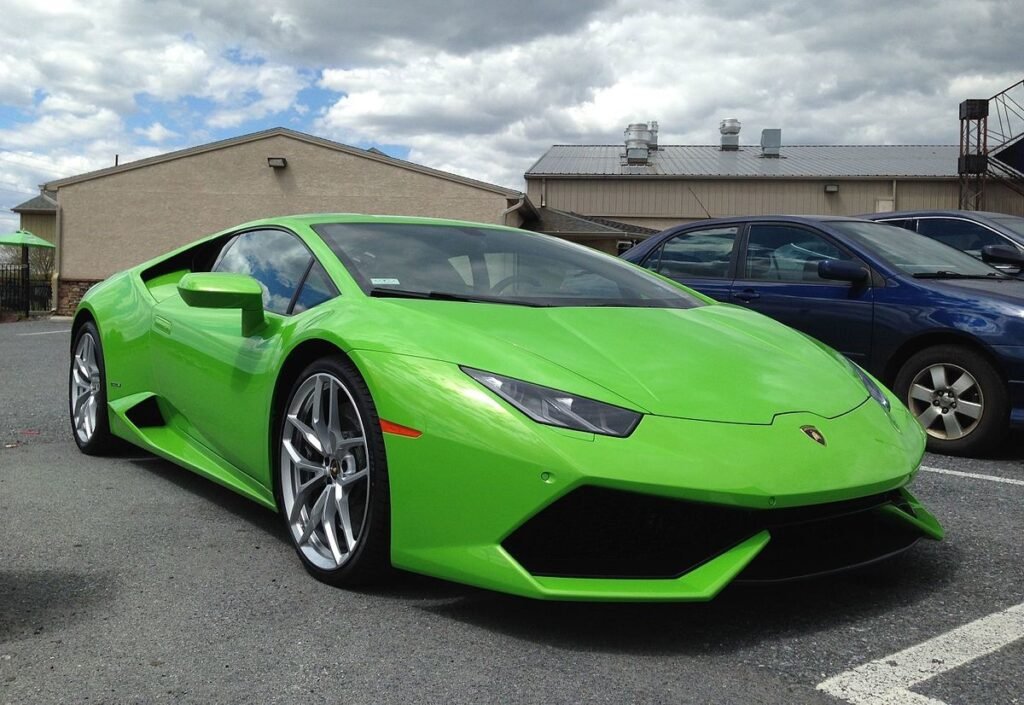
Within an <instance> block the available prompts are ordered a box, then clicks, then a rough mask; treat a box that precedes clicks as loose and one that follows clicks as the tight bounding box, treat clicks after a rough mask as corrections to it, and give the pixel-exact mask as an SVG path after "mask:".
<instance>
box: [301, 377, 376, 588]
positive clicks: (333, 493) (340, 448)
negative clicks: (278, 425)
mask: <svg viewBox="0 0 1024 705" xmlns="http://www.w3.org/2000/svg"><path fill="white" fill-rule="evenodd" d="M281 436H282V437H281V496H282V499H283V500H284V511H285V516H287V517H288V527H289V529H290V530H291V532H292V537H293V538H294V539H295V543H296V544H297V545H298V546H299V549H300V550H301V551H302V554H303V555H304V556H305V557H306V558H307V560H309V561H310V562H311V563H312V564H313V565H315V566H317V567H318V568H321V569H323V570H334V569H336V568H340V567H341V566H343V565H344V564H345V563H347V562H348V560H349V559H350V558H351V557H352V555H353V553H354V552H355V550H356V548H357V547H358V545H359V542H360V540H361V539H362V538H363V533H364V530H365V529H366V523H367V522H366V520H367V517H368V513H369V507H370V452H369V446H368V445H367V440H366V429H365V427H364V426H363V419H362V417H361V416H360V414H359V409H358V408H357V407H356V403H355V400H354V399H353V398H352V394H351V393H350V392H349V390H348V389H347V388H346V387H345V385H344V384H343V383H342V382H341V380H339V379H338V378H337V377H335V376H334V375H332V374H329V373H326V372H320V373H317V374H314V375H312V376H310V377H309V378H307V379H306V380H305V381H304V382H303V383H302V384H301V385H300V386H299V388H298V389H297V390H296V391H295V394H294V395H293V396H292V400H291V403H290V404H289V405H288V411H287V416H286V417H285V421H284V432H283V433H282V434H281Z"/></svg>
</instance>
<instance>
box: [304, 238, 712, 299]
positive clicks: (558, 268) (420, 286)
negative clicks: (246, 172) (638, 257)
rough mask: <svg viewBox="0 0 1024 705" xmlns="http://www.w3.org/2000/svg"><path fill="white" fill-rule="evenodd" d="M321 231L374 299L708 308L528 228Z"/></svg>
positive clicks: (622, 265) (613, 261)
mask: <svg viewBox="0 0 1024 705" xmlns="http://www.w3.org/2000/svg"><path fill="white" fill-rule="evenodd" d="M313 229H314V230H315V231H316V232H317V233H318V234H319V235H320V236H321V237H322V238H323V239H324V241H325V242H326V243H327V244H328V245H329V246H330V247H331V249H332V250H333V251H334V253H335V254H336V255H337V256H338V259H340V260H341V262H342V264H344V265H345V267H346V268H347V269H348V271H349V272H350V273H351V274H352V276H353V278H354V279H355V280H356V282H357V283H358V284H359V285H360V286H361V287H362V289H363V291H364V292H366V293H367V294H369V295H370V296H386V297H399V298H420V299H441V300H447V301H469V302H484V303H500V304H511V305H521V306H615V307H620V306H621V307H642V308H693V307H695V306H701V305H703V302H702V301H701V300H700V299H699V298H697V297H696V296H694V295H692V294H689V293H687V292H686V291H684V290H682V289H680V288H679V287H677V286H674V285H672V284H670V283H668V282H665V281H663V280H661V279H660V278H658V277H657V276H655V275H653V274H650V273H648V272H646V271H645V270H642V269H639V268H638V267H636V266H635V265H632V264H628V263H626V262H624V261H622V260H620V259H617V258H615V257H612V256H610V255H605V254H602V253H600V252H597V251H595V250H591V249H589V248H587V247H582V246H580V245H574V244H571V243H568V242H565V241H564V240H558V239H556V238H553V237H548V236H547V235H540V234H537V233H531V232H527V231H525V230H518V231H517V230H505V229H500V228H487V227H475V226H472V225H465V226H462V225H443V224H420V223H322V224H319V225H314V226H313Z"/></svg>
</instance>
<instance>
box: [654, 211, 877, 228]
mask: <svg viewBox="0 0 1024 705" xmlns="http://www.w3.org/2000/svg"><path fill="white" fill-rule="evenodd" d="M858 220H861V221H862V220H864V219H863V218H855V217H851V216H845V215H811V214H807V215H804V214H801V215H740V216H736V217H735V218H711V219H708V220H694V221H691V222H689V223H683V224H682V225H679V226H673V227H672V228H671V229H672V230H678V229H680V228H689V227H692V226H695V225H700V224H702V223H706V224H710V225H720V224H725V223H752V222H761V223H763V222H766V221H767V222H773V223H803V224H805V225H818V224H821V223H833V222H840V221H854V222H856V221H858Z"/></svg>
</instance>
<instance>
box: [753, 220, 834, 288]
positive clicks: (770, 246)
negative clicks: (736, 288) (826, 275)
mask: <svg viewBox="0 0 1024 705" xmlns="http://www.w3.org/2000/svg"><path fill="white" fill-rule="evenodd" d="M835 259H850V258H849V257H847V256H846V255H845V254H843V252H842V251H840V250H839V248H838V247H836V246H835V245H833V244H832V243H830V242H829V241H828V240H826V239H825V238H823V237H822V236H821V235H818V234H817V233H815V232H812V231H810V230H806V229H804V228H798V227H793V226H790V225H752V226H750V237H749V238H748V239H747V256H746V260H745V261H744V277H745V278H746V279H757V280H762V281H792V282H824V281H825V280H824V279H822V278H821V277H819V276H818V262H821V261H822V260H835Z"/></svg>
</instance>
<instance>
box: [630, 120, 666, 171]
mask: <svg viewBox="0 0 1024 705" xmlns="http://www.w3.org/2000/svg"><path fill="white" fill-rule="evenodd" d="M622 134H623V136H624V137H625V138H626V163H627V164H647V159H648V157H649V156H650V151H651V150H652V149H657V148H658V123H657V122H651V123H650V124H648V123H646V122H633V123H630V124H629V127H627V128H626V129H625V131H623V133H622Z"/></svg>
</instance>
